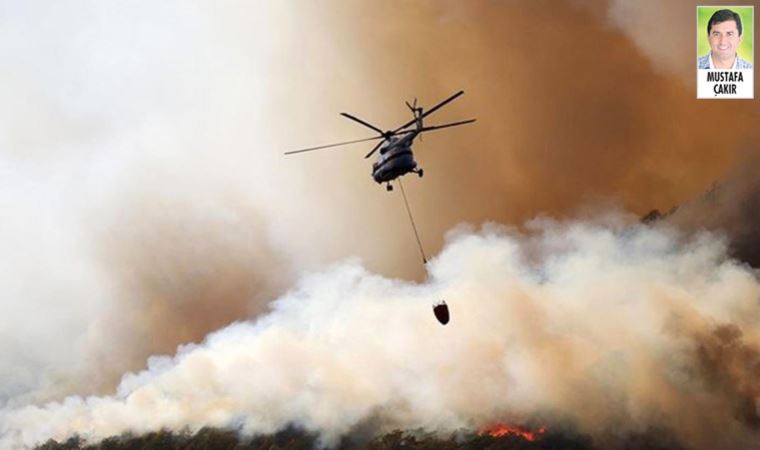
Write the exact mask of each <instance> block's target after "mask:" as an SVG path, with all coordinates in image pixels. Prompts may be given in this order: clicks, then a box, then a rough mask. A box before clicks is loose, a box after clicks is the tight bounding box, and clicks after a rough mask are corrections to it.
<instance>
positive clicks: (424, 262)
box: [398, 177, 427, 264]
mask: <svg viewBox="0 0 760 450" xmlns="http://www.w3.org/2000/svg"><path fill="white" fill-rule="evenodd" d="M398 185H399V186H401V195H403V196H404V205H405V206H406V213H407V214H409V222H411V223H412V230H414V237H415V238H416V239H417V246H418V247H419V249H420V254H421V255H422V264H427V258H426V257H425V250H424V249H423V248H422V242H421V241H420V235H419V233H417V225H415V224H414V217H412V210H411V209H410V208H409V201H408V200H407V199H406V191H404V184H403V183H401V177H399V178H398Z"/></svg>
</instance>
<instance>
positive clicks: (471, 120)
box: [394, 119, 478, 136]
mask: <svg viewBox="0 0 760 450" xmlns="http://www.w3.org/2000/svg"><path fill="white" fill-rule="evenodd" d="M476 120H478V119H467V120H460V121H458V122H451V123H444V124H443V125H431V126H429V127H423V128H422V129H421V130H420V131H419V132H420V133H422V132H424V131H432V130H439V129H441V128H449V127H455V126H458V125H466V124H468V123H473V122H475V121H476ZM416 132H417V130H404V131H399V132H398V133H395V134H394V136H397V135H401V134H409V133H416Z"/></svg>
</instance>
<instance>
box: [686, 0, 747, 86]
mask: <svg viewBox="0 0 760 450" xmlns="http://www.w3.org/2000/svg"><path fill="white" fill-rule="evenodd" d="M753 41H754V7H752V6H698V7H697V98H753V96H754V81H753V78H754V77H753V75H754V70H753V64H754V47H753V43H754V42H753Z"/></svg>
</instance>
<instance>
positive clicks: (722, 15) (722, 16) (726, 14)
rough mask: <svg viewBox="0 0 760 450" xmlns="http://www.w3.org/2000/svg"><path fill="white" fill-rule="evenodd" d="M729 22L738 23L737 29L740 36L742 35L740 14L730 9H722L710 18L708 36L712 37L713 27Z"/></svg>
mask: <svg viewBox="0 0 760 450" xmlns="http://www.w3.org/2000/svg"><path fill="white" fill-rule="evenodd" d="M729 20H733V21H734V22H736V29H738V30H739V36H741V35H742V18H741V17H739V14H736V13H735V12H733V11H731V10H730V9H721V10H718V11H715V12H714V13H713V15H712V16H710V20H709V21H708V22H707V35H708V36H709V35H710V30H712V27H713V25H715V24H718V23H722V22H728V21H729Z"/></svg>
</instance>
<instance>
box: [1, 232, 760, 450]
mask: <svg viewBox="0 0 760 450" xmlns="http://www.w3.org/2000/svg"><path fill="white" fill-rule="evenodd" d="M605 222H606V223H596V224H592V223H579V222H567V223H557V222H553V221H549V220H538V221H534V222H531V223H529V224H528V225H527V229H528V230H529V231H527V232H525V233H519V232H517V231H515V230H511V229H507V228H503V227H500V226H496V225H492V226H486V227H485V228H484V229H483V230H481V231H478V232H474V231H472V230H467V229H461V230H459V231H458V232H454V233H452V234H451V235H450V236H449V243H448V245H447V246H446V248H445V249H444V251H443V252H442V253H441V255H440V256H439V257H437V258H436V259H435V260H434V261H433V262H432V263H431V265H430V278H429V281H427V282H425V283H423V284H413V283H408V282H404V281H401V280H393V279H388V278H384V277H381V276H378V275H374V274H371V273H369V272H367V271H366V270H365V269H364V268H362V267H361V265H359V264H358V263H356V262H347V263H343V264H338V265H336V266H333V267H332V268H330V269H327V270H325V271H323V272H321V273H316V274H313V275H310V276H308V277H306V278H304V279H302V280H301V282H300V283H299V284H298V286H297V287H296V288H294V289H293V290H291V291H290V292H289V293H287V294H286V295H284V296H283V297H281V298H280V299H279V300H277V301H276V302H275V303H274V304H273V310H272V312H271V313H269V314H267V315H265V316H262V317H260V318H259V319H258V320H256V321H254V322H240V323H236V324H233V325H230V326H228V327H227V328H224V329H222V330H220V331H217V332H215V333H212V334H211V335H209V336H208V337H207V338H206V339H205V340H204V341H203V342H202V343H201V344H198V345H187V346H184V347H182V348H180V350H179V352H178V353H177V355H175V356H165V357H153V358H151V359H150V360H149V367H148V368H147V369H146V370H144V371H142V372H138V373H134V374H128V375H126V376H125V377H124V378H123V379H122V381H121V383H120V384H119V388H118V389H117V392H116V393H115V394H114V395H110V396H104V397H68V398H66V399H65V400H63V401H61V402H54V403H49V404H47V405H43V406H27V407H24V408H20V409H17V410H13V411H6V412H5V413H4V415H3V417H2V418H1V420H0V423H2V424H3V425H2V431H1V432H0V434H1V435H2V439H3V441H0V442H2V443H3V444H4V445H5V446H10V447H14V446H20V445H31V444H33V443H35V442H39V441H41V440H44V439H47V438H50V437H54V438H63V437H66V436H69V435H71V434H74V433H78V434H80V435H82V436H84V437H86V438H89V439H100V438H103V437H106V436H109V435H113V434H118V433H121V432H124V431H134V432H143V431H148V430H156V429H159V428H162V427H165V428H168V429H174V430H179V429H183V428H185V427H189V428H190V429H199V428H201V427H203V426H209V425H210V426H230V427H239V428H240V429H242V430H243V431H244V432H248V433H265V432H272V431H274V430H277V429H280V428H282V427H283V426H286V425H288V424H296V425H297V426H302V427H304V428H306V429H308V430H314V431H317V432H320V433H322V434H323V436H324V437H325V439H326V440H327V441H328V442H331V441H333V440H334V439H335V438H337V437H338V436H340V435H341V434H343V433H346V432H348V431H350V430H351V429H353V428H354V427H356V426H358V425H360V424H362V423H365V424H366V423H372V424H374V426H375V427H377V430H376V431H387V430H389V429H393V428H397V427H402V428H422V429H425V430H429V431H437V432H441V433H446V432H452V431H455V430H458V429H461V428H466V429H473V428H479V427H482V426H486V425H489V424H492V423H494V422H497V421H512V422H525V421H536V420H540V421H542V422H543V423H545V424H546V425H547V426H549V427H551V426H552V425H554V424H556V423H558V421H560V420H563V421H567V420H570V421H572V422H573V423H574V424H575V426H577V427H578V428H579V429H580V430H581V431H583V432H586V433H590V434H591V435H592V436H594V437H595V438H596V439H597V440H600V439H602V440H603V439H610V433H612V434H615V433H617V434H618V435H619V436H624V435H626V433H630V432H641V431H643V430H646V429H648V428H657V429H670V430H673V432H674V433H675V434H676V436H678V438H679V439H681V440H682V441H683V442H685V443H686V444H688V445H689V446H691V447H693V448H698V449H708V448H745V446H746V444H747V443H748V442H750V441H753V440H756V439H757V437H758V433H757V432H756V431H755V428H756V426H757V424H758V420H759V419H760V416H758V412H757V409H756V406H755V405H756V402H757V401H758V398H759V396H760V391H759V390H758V386H757V381H756V379H757V375H758V374H757V362H758V354H759V353H758V350H760V329H758V326H757V323H758V320H759V319H760V304H758V300H759V299H760V280H758V278H757V275H756V274H755V273H753V272H752V271H751V270H749V269H748V268H746V266H743V265H741V264H738V263H736V262H735V261H733V260H731V259H729V258H727V257H726V253H725V252H726V248H725V245H724V242H723V241H721V240H718V239H716V238H714V237H713V236H712V235H709V234H702V235H699V236H696V237H692V238H686V237H684V236H680V235H678V234H677V233H676V232H675V231H674V230H672V229H668V228H660V229H655V228H649V227H646V226H643V225H636V224H633V225H626V224H625V222H626V220H624V219H621V218H619V217H617V218H616V217H610V218H608V219H607V220H606V221H605ZM440 299H446V300H448V302H449V305H450V307H451V310H452V313H453V319H452V322H451V323H450V324H449V325H448V326H446V327H442V326H441V325H440V324H438V323H437V322H436V321H435V319H434V318H433V315H432V313H431V309H430V305H431V304H432V303H433V302H435V301H437V300H440ZM560 418H561V419H560Z"/></svg>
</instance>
